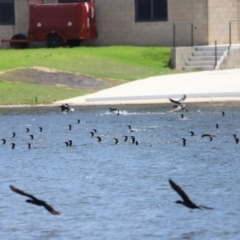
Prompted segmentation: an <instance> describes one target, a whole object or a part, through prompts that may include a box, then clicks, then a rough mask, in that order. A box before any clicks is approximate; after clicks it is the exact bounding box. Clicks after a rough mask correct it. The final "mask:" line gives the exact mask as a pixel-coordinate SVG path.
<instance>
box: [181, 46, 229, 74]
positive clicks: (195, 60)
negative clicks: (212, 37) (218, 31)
mask: <svg viewBox="0 0 240 240" xmlns="http://www.w3.org/2000/svg"><path fill="white" fill-rule="evenodd" d="M226 51H228V47H227V46H218V47H217V62H218V63H219V61H221V59H222V58H223V56H224V54H225V53H226ZM214 69H215V47H214V46H199V47H195V49H194V51H193V52H192V55H191V56H190V57H189V59H188V60H187V61H186V63H185V66H184V67H183V70H184V71H193V70H214Z"/></svg>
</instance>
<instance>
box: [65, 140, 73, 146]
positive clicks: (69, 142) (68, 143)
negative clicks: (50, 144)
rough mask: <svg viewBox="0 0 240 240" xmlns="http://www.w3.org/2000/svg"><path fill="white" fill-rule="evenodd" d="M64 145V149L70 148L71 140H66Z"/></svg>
mask: <svg viewBox="0 0 240 240" xmlns="http://www.w3.org/2000/svg"><path fill="white" fill-rule="evenodd" d="M64 143H65V144H66V147H71V146H72V140H68V141H67V142H64Z"/></svg>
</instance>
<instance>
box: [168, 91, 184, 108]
mask: <svg viewBox="0 0 240 240" xmlns="http://www.w3.org/2000/svg"><path fill="white" fill-rule="evenodd" d="M186 98H187V96H186V95H185V94H184V95H183V96H182V98H180V99H179V100H173V99H171V98H169V101H171V102H172V103H175V104H176V105H173V109H172V111H173V112H175V111H182V110H185V111H187V109H186V106H185V104H183V101H184V100H185V99H186Z"/></svg>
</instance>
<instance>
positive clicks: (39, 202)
mask: <svg viewBox="0 0 240 240" xmlns="http://www.w3.org/2000/svg"><path fill="white" fill-rule="evenodd" d="M10 188H11V190H12V191H13V192H15V193H18V194H20V195H23V196H26V197H29V198H30V199H27V200H26V202H27V203H32V204H35V205H37V206H43V207H45V208H46V209H47V210H48V211H49V212H50V213H51V214H53V215H60V213H59V212H58V211H56V210H55V209H53V207H52V206H50V205H49V204H47V203H46V202H44V201H43V200H40V199H38V198H36V197H34V196H33V195H31V194H29V193H26V192H24V191H22V190H20V189H18V188H16V187H14V186H12V185H10Z"/></svg>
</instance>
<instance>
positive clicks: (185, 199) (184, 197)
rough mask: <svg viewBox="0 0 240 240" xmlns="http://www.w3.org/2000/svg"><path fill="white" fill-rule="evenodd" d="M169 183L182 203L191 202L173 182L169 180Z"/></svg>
mask: <svg viewBox="0 0 240 240" xmlns="http://www.w3.org/2000/svg"><path fill="white" fill-rule="evenodd" d="M169 183H170V185H171V187H172V188H173V189H174V190H175V191H176V192H177V193H178V194H179V195H180V196H181V198H182V199H183V201H185V202H189V203H190V202H191V201H190V199H189V198H188V196H187V194H186V193H185V192H184V191H183V190H182V189H181V188H180V187H179V186H178V185H177V184H176V183H175V182H173V181H172V180H171V179H169Z"/></svg>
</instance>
